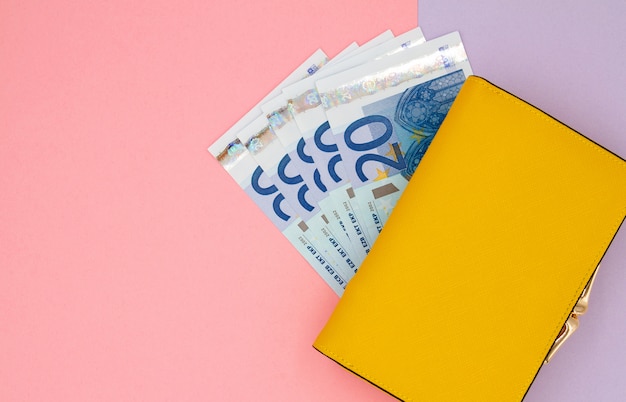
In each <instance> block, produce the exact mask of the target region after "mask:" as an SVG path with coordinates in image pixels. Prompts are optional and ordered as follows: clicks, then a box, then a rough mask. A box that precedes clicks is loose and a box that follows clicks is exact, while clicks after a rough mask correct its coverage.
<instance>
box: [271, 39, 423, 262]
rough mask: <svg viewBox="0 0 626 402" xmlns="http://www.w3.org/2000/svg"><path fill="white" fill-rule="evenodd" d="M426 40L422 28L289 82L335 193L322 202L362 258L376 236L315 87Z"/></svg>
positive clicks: (308, 139)
mask: <svg viewBox="0 0 626 402" xmlns="http://www.w3.org/2000/svg"><path fill="white" fill-rule="evenodd" d="M421 43H424V35H423V34H422V32H421V30H420V29H419V28H417V29H414V30H412V31H409V32H407V33H405V34H403V35H400V36H398V37H396V38H393V39H390V40H387V41H385V42H384V43H382V44H379V45H377V46H374V47H371V48H369V49H365V50H362V49H359V51H357V52H355V53H356V54H355V55H353V56H352V57H348V58H347V60H345V61H342V62H341V63H337V64H335V65H329V66H327V67H325V68H324V69H323V70H322V71H320V73H319V74H317V75H316V76H312V77H310V78H307V79H304V80H302V81H299V82H297V83H294V84H292V85H289V86H287V87H286V88H285V89H283V93H284V94H285V95H286V96H287V97H289V98H290V104H289V106H290V112H291V113H292V115H293V117H294V120H295V121H296V124H297V125H298V127H299V128H300V131H301V133H302V137H301V139H302V140H303V143H304V144H305V146H306V147H307V148H308V149H309V152H308V156H310V158H311V160H312V161H314V163H315V165H316V167H317V171H318V172H319V173H320V177H321V181H322V182H323V183H324V184H325V186H326V188H327V191H328V193H330V194H331V196H330V197H327V198H326V199H324V200H321V201H320V202H319V204H320V206H321V207H322V210H323V211H324V212H325V214H326V215H327V216H330V217H331V218H335V219H336V222H339V224H340V225H341V226H342V227H344V228H346V231H347V233H348V236H349V237H350V239H351V241H352V248H353V249H354V250H355V252H359V251H360V254H356V255H357V256H358V257H359V258H360V259H361V260H362V259H363V258H364V257H365V255H366V254H367V253H368V252H369V249H370V247H371V244H372V238H371V237H370V236H369V235H368V233H367V231H366V229H365V227H364V226H363V223H364V222H366V217H364V216H363V211H361V209H360V207H359V203H358V202H357V201H356V199H355V193H354V191H353V189H352V186H351V184H350V181H349V176H348V175H347V173H346V172H345V170H344V166H343V161H342V159H341V155H340V154H339V149H338V148H337V145H336V143H335V140H334V137H333V135H332V132H331V131H330V126H329V124H328V120H327V117H326V114H325V112H324V108H323V106H322V104H321V100H320V97H319V95H318V93H317V89H316V87H315V82H316V80H318V79H320V77H325V76H331V75H333V74H337V73H339V72H342V71H345V70H349V69H351V68H353V67H355V66H359V65H363V64H364V63H367V62H370V61H372V60H376V59H377V58H380V57H384V56H386V55H390V54H394V53H397V52H400V51H402V50H405V49H409V48H412V47H415V46H417V45H419V44H421Z"/></svg>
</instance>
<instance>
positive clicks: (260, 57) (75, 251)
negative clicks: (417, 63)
mask: <svg viewBox="0 0 626 402" xmlns="http://www.w3.org/2000/svg"><path fill="white" fill-rule="evenodd" d="M416 24H417V2H416V1H413V0H410V1H408V0H399V1H394V2H388V1H382V0H379V1H373V0H372V1H364V0H358V1H357V0H349V1H341V2H335V1H329V0H320V1H316V2H306V3H304V2H296V1H277V0H274V1H269V2H251V1H243V0H230V1H199V0H196V1H191V0H190V1H176V2H174V1H171V2H165V1H144V0H141V1H132V2H127V1H106V2H105V1H95V2H93V1H92V2H71V1H49V2H36V1H31V0H19V1H16V0H5V1H2V2H1V3H0V60H1V62H0V171H1V172H2V174H1V175H0V189H1V192H0V400H2V401H29V400H32V401H35V400H36V401H39V400H54V401H56V400H59V401H60V400H63V401H74V400H76V401H131V400H132V401H139V400H146V401H160V400H176V401H186V400H229V401H230V400H232V401H234V400H273V401H277V400H285V401H287V400H289V401H293V400H297V401H307V400H310V401H320V400H325V401H333V400H336V401H340V400H368V401H377V400H379V401H386V400H392V398H391V397H389V396H388V395H386V394H384V393H383V392H382V391H379V390H378V389H376V388H374V387H372V386H371V385H370V384H368V383H366V382H364V381H362V380H361V379H359V378H357V377H356V376H353V375H352V374H350V373H347V372H345V371H344V370H343V369H341V368H340V367H339V366H337V365H336V364H335V363H333V362H331V361H330V360H328V359H326V358H325V357H323V356H321V355H320V354H318V353H317V352H315V351H314V350H313V348H312V347H311V346H310V345H311V343H312V342H313V340H314V338H315V336H316V335H317V333H318V332H319V330H320V329H321V327H322V325H323V324H324V322H325V320H326V319H327V317H328V316H329V314H330V312H331V311H332V309H333V307H334V305H335V304H336V302H337V297H336V296H335V295H334V294H333V293H332V292H331V290H330V289H329V288H327V286H326V285H325V284H324V283H323V282H322V280H321V279H318V277H317V276H316V275H315V274H314V272H313V270H312V269H310V268H309V267H308V266H307V265H306V263H305V262H304V260H303V259H302V258H301V257H300V256H299V255H298V254H297V253H296V252H295V251H294V250H292V249H291V248H290V247H289V246H288V243H287V242H286V241H285V240H284V239H283V238H282V236H281V235H280V233H279V232H278V231H277V230H276V229H274V228H273V227H272V226H271V224H270V222H269V221H268V220H267V219H266V218H265V217H264V216H263V215H262V214H261V212H260V211H259V210H258V209H257V208H256V206H255V205H254V204H253V203H252V202H251V201H250V200H249V199H248V198H247V196H246V195H245V194H244V193H243V192H242V191H241V190H240V189H239V187H238V186H237V185H236V184H235V183H234V181H232V180H231V179H230V177H229V176H228V175H227V174H226V173H225V172H224V171H223V170H222V168H221V167H220V166H219V165H218V164H217V162H215V161H214V160H213V159H212V158H211V156H210V155H209V153H208V152H207V151H206V147H207V146H208V145H209V144H210V143H212V142H213V141H214V140H215V139H216V138H217V137H218V136H219V135H221V133H223V132H224V131H225V130H226V129H227V128H229V127H230V125H231V124H233V123H234V122H235V121H236V120H237V119H238V118H239V117H240V116H241V115H243V114H244V113H245V112H246V111H247V110H248V109H249V108H250V107H251V106H252V105H253V104H254V103H256V102H257V101H258V100H259V99H261V98H262V97H263V95H265V93H267V92H269V90H270V89H272V88H273V86H274V85H275V84H277V83H278V82H279V81H280V80H281V79H282V78H284V77H285V76H286V75H287V74H288V73H289V72H290V71H291V70H292V69H293V68H295V67H296V66H297V65H298V64H299V63H300V62H301V61H303V60H304V59H305V58H306V57H307V56H308V55H309V54H310V53H312V52H313V51H314V50H315V49H316V48H317V47H322V48H323V49H324V50H325V51H326V52H327V53H328V54H329V55H331V56H332V55H334V54H336V53H337V52H338V51H339V50H340V49H342V48H343V47H344V46H346V45H347V44H348V43H349V42H351V41H353V40H357V41H359V42H364V41H366V40H368V39H370V38H371V37H373V36H375V35H376V34H378V33H380V32H381V31H383V30H385V29H387V28H391V29H393V30H394V31H395V32H396V33H400V32H403V31H405V30H408V29H410V28H413V27H414V26H416Z"/></svg>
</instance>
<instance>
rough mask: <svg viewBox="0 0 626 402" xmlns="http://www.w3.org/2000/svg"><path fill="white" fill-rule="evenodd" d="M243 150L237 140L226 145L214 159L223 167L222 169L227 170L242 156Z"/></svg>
mask: <svg viewBox="0 0 626 402" xmlns="http://www.w3.org/2000/svg"><path fill="white" fill-rule="evenodd" d="M245 150H246V148H245V147H244V146H243V144H242V143H241V141H239V139H238V138H237V139H235V141H233V142H231V143H230V144H228V146H226V148H225V149H224V150H223V151H222V152H220V153H219V154H218V155H217V157H216V159H217V160H218V162H219V163H220V164H221V165H222V166H223V167H224V169H226V170H228V169H229V168H230V167H231V166H233V165H234V164H235V163H237V161H238V160H239V159H240V158H242V157H243V156H244V152H245Z"/></svg>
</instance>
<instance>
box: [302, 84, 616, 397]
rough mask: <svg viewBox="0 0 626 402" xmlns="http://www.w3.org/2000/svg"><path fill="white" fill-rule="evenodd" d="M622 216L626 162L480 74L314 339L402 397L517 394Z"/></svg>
mask: <svg viewBox="0 0 626 402" xmlns="http://www.w3.org/2000/svg"><path fill="white" fill-rule="evenodd" d="M625 216H626V162H625V161H624V160H623V159H621V158H620V157H618V156H616V155H614V154H612V153H610V152H609V151H607V150H606V149H604V148H602V147H601V146H599V145H598V144H595V143H594V142H592V141H591V140H589V139H587V138H585V137H584V136H582V135H581V134H579V133H577V132H576V131H574V130H572V129H570V128H569V127H567V126H565V125H563V124H562V123H560V122H558V121H556V120H555V119H553V118H552V117H550V116H548V115H546V114H545V113H543V112H542V111H540V110H538V109H536V108H535V107H533V106H531V105H529V104H527V103H525V102H524V101H522V100H520V99H518V98H516V97H515V96H513V95H511V94H509V93H507V92H505V91H503V90H501V89H499V88H497V87H495V86H493V85H492V84H490V83H489V82H487V81H485V80H483V79H481V78H478V77H470V78H469V79H468V80H467V82H466V83H465V84H464V86H463V88H462V89H461V91H460V93H459V95H458V96H457V99H456V101H455V102H454V104H453V106H452V108H451V109H450V112H449V113H448V116H447V117H446V119H445V121H444V123H443V124H442V126H441V128H440V130H439V132H438V133H437V135H436V136H435V138H434V140H433V142H432V144H431V146H430V148H429V150H428V152H427V153H426V155H425V156H424V158H423V160H422V162H421V163H420V165H419V166H418V169H417V170H416V173H415V174H414V176H413V179H412V180H411V182H410V183H409V184H408V186H407V189H406V190H405V193H404V194H403V196H402V197H401V199H400V201H399V202H398V204H397V206H396V208H395V210H394V212H393V213H392V215H391V217H390V219H389V221H388V222H387V224H386V226H385V228H384V229H383V231H382V233H381V235H380V237H379V238H378V240H377V241H376V243H375V245H374V247H373V248H372V251H371V252H370V254H369V255H368V257H367V258H366V260H365V262H364V263H363V265H362V267H361V268H360V270H359V272H358V273H357V275H356V276H355V277H354V278H353V279H352V281H351V282H350V283H349V285H348V287H347V289H346V292H345V294H344V296H343V297H342V299H341V300H340V302H339V304H338V306H337V308H336V309H335V311H334V312H333V314H332V316H331V318H330V319H329V321H328V323H327V324H326V326H325V328H324V329H323V331H322V332H321V333H320V335H319V337H318V338H317V340H316V341H315V343H314V347H315V348H316V349H318V350H319V351H321V352H322V353H324V354H325V355H327V356H329V357H330V358H332V359H333V360H335V361H337V362H338V363H339V364H341V365H343V366H344V367H346V368H348V369H349V370H351V371H353V372H355V373H356V374H358V375H360V376H362V377H364V378H365V379H367V380H368V381H370V382H372V383H374V384H375V385H377V386H379V387H380V388H382V389H384V390H385V391H387V392H389V393H391V394H392V395H394V396H396V397H398V398H400V399H403V400H418V401H460V400H463V401H471V400H477V401H478V400H480V401H498V402H502V401H519V400H521V399H522V398H523V397H524V395H525V393H526V392H527V389H528V387H529V386H530V384H531V383H532V381H533V379H534V377H535V375H536V373H537V372H538V370H539V369H540V367H541V365H542V363H543V361H544V358H545V357H546V354H547V353H548V351H549V350H550V348H551V347H552V345H553V343H554V340H555V339H556V338H557V336H558V335H559V332H560V330H561V328H562V327H563V324H564V322H565V321H566V320H567V318H568V317H569V315H570V313H571V311H572V309H573V307H574V305H575V304H576V302H577V300H578V298H579V296H580V295H581V292H582V291H583V289H584V287H585V285H586V284H587V282H588V281H589V279H590V277H591V275H592V273H593V272H594V270H595V268H596V266H597V265H598V263H599V261H600V260H601V258H602V256H603V254H604V253H605V251H606V249H607V248H608V247H609V245H610V243H611V241H612V239H613V237H614V235H615V233H616V232H617V230H618V228H619V226H620V225H621V223H622V221H623V220H624V217H625Z"/></svg>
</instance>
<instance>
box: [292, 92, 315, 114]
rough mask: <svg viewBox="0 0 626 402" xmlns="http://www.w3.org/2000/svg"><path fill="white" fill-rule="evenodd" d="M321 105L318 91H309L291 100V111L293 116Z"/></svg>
mask: <svg viewBox="0 0 626 402" xmlns="http://www.w3.org/2000/svg"><path fill="white" fill-rule="evenodd" d="M320 104H321V101H320V96H319V95H318V93H317V89H309V90H308V91H306V92H305V93H303V94H302V95H299V96H297V97H295V98H294V99H291V100H289V104H288V107H289V110H290V111H291V113H292V114H293V115H295V114H297V113H302V112H306V111H307V110H309V109H313V108H315V107H317V106H319V105H320Z"/></svg>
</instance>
